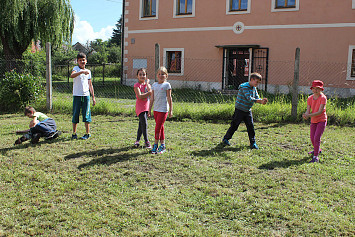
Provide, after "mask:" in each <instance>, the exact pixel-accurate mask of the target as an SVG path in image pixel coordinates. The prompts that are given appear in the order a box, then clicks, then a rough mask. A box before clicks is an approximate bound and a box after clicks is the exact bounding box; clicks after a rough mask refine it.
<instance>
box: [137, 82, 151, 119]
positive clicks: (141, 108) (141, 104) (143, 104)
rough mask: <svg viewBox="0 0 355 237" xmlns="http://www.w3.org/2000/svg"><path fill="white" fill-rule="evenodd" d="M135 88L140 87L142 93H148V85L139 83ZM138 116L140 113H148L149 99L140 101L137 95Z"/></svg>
mask: <svg viewBox="0 0 355 237" xmlns="http://www.w3.org/2000/svg"><path fill="white" fill-rule="evenodd" d="M134 87H138V89H139V90H140V91H141V93H146V92H147V85H146V84H144V85H143V84H140V83H139V82H137V83H136V84H134ZM136 98H137V100H136V114H137V116H139V114H140V113H142V112H145V111H148V109H149V99H148V98H143V99H139V98H138V97H137V95H136Z"/></svg>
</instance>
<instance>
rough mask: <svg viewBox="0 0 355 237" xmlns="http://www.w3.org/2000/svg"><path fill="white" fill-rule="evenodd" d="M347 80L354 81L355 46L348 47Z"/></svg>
mask: <svg viewBox="0 0 355 237" xmlns="http://www.w3.org/2000/svg"><path fill="white" fill-rule="evenodd" d="M347 71H348V73H347V80H355V45H350V46H349V55H348V70H347Z"/></svg>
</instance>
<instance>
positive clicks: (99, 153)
mask: <svg viewBox="0 0 355 237" xmlns="http://www.w3.org/2000/svg"><path fill="white" fill-rule="evenodd" d="M129 150H132V146H127V147H122V148H119V149H113V148H110V149H101V150H95V151H89V152H79V153H75V154H70V155H67V156H65V157H64V159H65V160H70V159H77V158H80V157H83V156H86V157H87V156H91V157H99V158H95V159H92V160H91V161H89V162H87V163H83V164H81V165H79V166H78V169H79V170H81V169H83V168H86V167H89V166H95V165H107V166H109V165H112V164H115V163H118V162H123V161H127V160H131V159H132V158H134V157H138V156H141V155H143V154H147V153H148V151H142V152H136V153H131V154H127V153H126V151H129Z"/></svg>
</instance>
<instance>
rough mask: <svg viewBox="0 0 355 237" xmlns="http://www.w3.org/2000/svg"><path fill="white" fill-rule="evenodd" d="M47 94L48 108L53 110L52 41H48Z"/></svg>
mask: <svg viewBox="0 0 355 237" xmlns="http://www.w3.org/2000/svg"><path fill="white" fill-rule="evenodd" d="M46 95H47V103H46V106H47V110H48V111H51V110H52V58H51V43H49V42H47V43H46Z"/></svg>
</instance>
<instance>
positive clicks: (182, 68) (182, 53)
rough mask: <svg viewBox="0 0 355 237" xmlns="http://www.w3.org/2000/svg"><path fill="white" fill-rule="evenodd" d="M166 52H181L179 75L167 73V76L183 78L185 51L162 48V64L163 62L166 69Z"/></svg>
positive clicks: (182, 49)
mask: <svg viewBox="0 0 355 237" xmlns="http://www.w3.org/2000/svg"><path fill="white" fill-rule="evenodd" d="M168 51H175V52H176V51H181V73H169V76H183V75H184V61H185V52H184V51H185V49H184V48H164V55H163V62H164V67H166V68H168V65H167V64H168V62H167V60H168V59H167V57H166V53H167V52H168Z"/></svg>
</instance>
